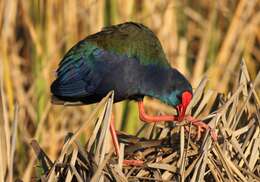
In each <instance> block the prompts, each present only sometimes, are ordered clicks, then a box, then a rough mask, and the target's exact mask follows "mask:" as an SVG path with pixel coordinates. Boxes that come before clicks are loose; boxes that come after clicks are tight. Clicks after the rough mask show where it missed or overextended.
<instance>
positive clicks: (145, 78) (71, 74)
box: [51, 23, 192, 106]
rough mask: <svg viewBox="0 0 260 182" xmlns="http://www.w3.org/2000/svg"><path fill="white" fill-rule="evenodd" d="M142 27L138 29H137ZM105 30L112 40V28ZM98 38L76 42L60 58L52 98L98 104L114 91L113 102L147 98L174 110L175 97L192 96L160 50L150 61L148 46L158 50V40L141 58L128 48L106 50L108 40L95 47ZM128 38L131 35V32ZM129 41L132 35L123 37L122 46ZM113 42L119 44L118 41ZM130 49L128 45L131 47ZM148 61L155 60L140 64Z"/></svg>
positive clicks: (125, 46) (92, 37) (181, 77)
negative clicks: (186, 92) (169, 106)
mask: <svg viewBox="0 0 260 182" xmlns="http://www.w3.org/2000/svg"><path fill="white" fill-rule="evenodd" d="M127 25H128V26H129V27H130V28H131V30H132V29H135V27H133V26H136V25H134V24H132V23H128V24H127ZM142 26H143V25H142ZM142 26H141V25H140V27H142ZM140 27H136V29H138V31H142V30H139V29H140ZM108 30H109V33H112V34H113V36H114V35H115V32H113V30H114V28H111V29H109V28H108ZM114 31H118V29H117V28H116V29H115V30H114ZM145 31H147V28H145ZM103 33H104V32H103ZM141 33H142V36H144V35H146V34H144V32H141ZM100 34H102V32H101V33H97V34H96V35H95V36H90V37H91V38H90V39H89V38H88V37H87V38H86V39H84V40H83V41H80V42H79V43H78V44H76V45H75V46H74V47H73V48H72V49H71V50H70V51H69V52H68V53H67V54H66V55H65V56H64V58H63V60H62V61H61V63H60V65H59V68H58V70H57V79H56V80H55V81H54V82H53V84H52V86H51V92H52V93H53V95H54V96H56V97H58V98H60V99H62V100H65V101H82V102H85V103H87V104H90V103H95V102H98V101H99V100H101V99H102V97H104V96H105V95H106V94H107V93H108V92H109V91H111V90H114V91H115V102H117V101H121V100H125V99H140V98H143V97H144V96H146V95H147V96H151V97H155V98H157V99H160V100H161V101H163V102H165V103H167V104H169V105H173V106H175V105H177V104H179V102H180V100H179V96H180V95H181V93H182V92H184V91H190V92H192V88H191V85H190V84H189V82H188V81H187V80H186V78H185V77H184V76H183V75H182V74H181V73H179V72H178V71H177V70H176V69H173V68H171V67H170V66H169V64H166V63H165V62H164V61H165V60H164V57H163V56H162V55H164V53H163V50H162V49H161V50H160V51H162V53H160V56H157V57H156V56H155V57H153V56H151V55H149V52H147V51H149V46H150V51H151V53H152V52H153V53H154V52H156V51H157V52H158V49H160V48H161V46H160V45H157V44H160V43H159V41H158V39H155V38H154V37H155V35H153V36H154V37H153V38H152V39H151V42H150V43H149V44H147V45H146V44H144V45H145V46H147V47H145V49H142V50H140V51H144V50H145V53H144V55H145V56H141V52H137V53H136V54H132V53H133V51H132V52H131V50H134V51H138V49H132V48H131V47H128V45H123V46H124V48H118V49H117V50H115V49H114V48H113V49H112V48H111V49H109V48H107V47H108V46H109V43H110V42H109V40H110V39H108V38H106V44H104V43H103V44H101V43H97V42H98V41H101V39H100V37H99V36H98V35H100ZM129 34H130V35H131V32H129ZM135 34H136V32H135ZM150 34H151V31H150V32H149V33H148V35H149V36H150ZM137 35H138V34H137ZM138 36H139V35H138ZM95 37H98V38H97V40H98V41H97V42H95V41H94V38H95ZM101 37H102V36H101ZM105 37H106V36H105ZM130 38H132V35H131V36H129V37H128V36H127V35H124V41H125V43H128V42H129V41H130V40H128V39H130ZM146 41H147V40H146ZM115 42H119V40H116V41H115ZM115 42H113V43H112V42H111V44H113V46H114V44H115ZM139 42H140V40H139ZM119 44H120V45H122V44H123V42H119ZM139 44H140V43H139ZM104 45H105V46H104ZM134 45H135V44H134V43H131V46H134ZM153 45H155V46H154V47H155V49H156V50H155V51H153V48H154V47H153ZM129 46H130V45H129ZM123 50H126V51H130V53H131V54H130V53H129V52H126V53H125V54H124V52H123ZM152 55H153V54H152ZM148 58H151V59H154V58H156V61H153V60H150V63H149V60H143V59H148ZM158 59H159V60H158ZM160 59H161V60H160Z"/></svg>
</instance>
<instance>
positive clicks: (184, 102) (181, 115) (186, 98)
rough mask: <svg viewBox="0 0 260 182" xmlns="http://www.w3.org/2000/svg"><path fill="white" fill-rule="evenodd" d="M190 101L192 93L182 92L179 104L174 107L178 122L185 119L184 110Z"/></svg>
mask: <svg viewBox="0 0 260 182" xmlns="http://www.w3.org/2000/svg"><path fill="white" fill-rule="evenodd" d="M191 99H192V93H191V92H190V91H184V92H182V93H181V96H180V104H178V105H177V106H176V109H177V112H178V120H179V121H181V120H183V118H184V117H185V112H186V109H187V107H188V105H189V103H190V101H191Z"/></svg>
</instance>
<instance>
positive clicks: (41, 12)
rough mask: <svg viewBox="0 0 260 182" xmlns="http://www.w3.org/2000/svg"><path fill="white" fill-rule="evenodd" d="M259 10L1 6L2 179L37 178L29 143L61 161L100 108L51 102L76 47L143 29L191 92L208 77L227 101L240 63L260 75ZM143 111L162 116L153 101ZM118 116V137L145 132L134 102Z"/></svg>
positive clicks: (204, 4)
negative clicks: (73, 136)
mask: <svg viewBox="0 0 260 182" xmlns="http://www.w3.org/2000/svg"><path fill="white" fill-rule="evenodd" d="M259 10H260V3H259V1H257V0H250V1H249V0H233V1H229V0H221V1H214V0H213V1H208V0H196V1H191V0H185V1H183V0H163V1H162V0H153V1H151V0H127V1H125V0H76V1H75V0H65V1H63V0H27V1H22V0H1V1H0V89H1V90H0V94H1V95H0V96H1V97H0V98H1V104H0V161H1V162H2V165H0V178H1V176H2V177H3V176H5V174H6V171H9V172H11V173H13V174H14V179H16V178H17V177H19V178H21V179H23V180H24V181H30V180H32V179H34V178H35V177H37V173H40V171H39V170H37V162H36V157H35V155H34V153H33V152H32V149H31V147H30V142H31V140H32V139H33V138H34V139H36V140H37V141H38V142H39V144H40V146H41V147H42V148H43V149H44V150H45V152H46V153H47V154H48V156H50V158H51V160H54V159H56V156H57V155H58V153H59V151H60V150H61V146H62V144H63V142H64V138H65V136H66V135H67V133H68V132H74V131H75V130H76V129H77V128H78V127H79V126H80V125H81V124H82V122H84V121H85V120H87V118H88V116H89V114H90V112H91V111H92V110H93V108H94V107H95V105H91V106H81V107H64V106H54V105H52V104H51V102H50V84H51V82H52V80H54V78H55V70H56V68H57V65H58V63H59V61H60V60H61V58H62V56H63V55H64V54H65V52H66V51H67V50H68V49H69V48H70V47H72V46H73V45H74V44H75V43H77V42H78V41H79V40H81V39H83V38H84V37H86V36H87V35H89V34H92V33H95V32H97V31H100V30H101V28H102V27H104V26H108V25H111V24H117V23H122V22H126V21H136V22H140V23H143V24H144V25H146V26H148V27H150V28H151V29H152V30H153V31H154V33H155V34H156V35H157V36H158V37H159V39H160V41H161V43H162V46H163V48H164V50H165V53H166V55H167V57H168V60H169V62H170V63H171V65H172V66H173V67H176V68H178V69H179V70H180V71H181V72H182V73H183V74H185V75H186V76H187V78H188V79H189V80H190V81H191V83H192V85H193V87H194V88H196V87H197V85H198V83H199V81H200V80H201V78H202V77H203V76H205V75H207V76H208V78H209V79H210V81H209V85H208V88H209V89H212V90H215V91H216V92H223V93H226V92H227V90H230V88H233V85H232V83H234V81H235V80H236V79H237V78H238V75H237V74H238V71H237V70H238V67H239V64H240V61H241V59H242V58H243V59H244V61H245V62H246V64H247V66H248V69H249V73H250V77H251V78H252V79H254V77H255V76H256V74H257V72H258V71H259V70H260V11H259ZM158 86H160V85H158ZM258 91H259V88H258ZM16 105H18V107H19V111H16V112H15V110H16V109H15V108H17V107H16ZM146 107H147V110H157V113H158V109H160V108H159V106H158V104H156V103H154V102H151V104H149V101H147V103H146ZM114 113H115V117H116V124H117V128H118V129H119V130H122V131H126V132H128V133H131V134H134V133H135V132H136V130H137V129H138V128H139V127H140V126H141V124H142V123H141V122H138V112H137V107H136V104H135V103H134V102H123V103H119V104H115V106H114ZM87 135H88V133H87V132H85V135H82V136H81V140H82V142H84V140H85V138H87ZM11 164H14V167H12V165H11ZM2 179H3V178H2ZM0 180H1V179H0Z"/></svg>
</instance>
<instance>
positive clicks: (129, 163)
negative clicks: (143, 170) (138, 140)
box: [123, 160, 144, 166]
mask: <svg viewBox="0 0 260 182" xmlns="http://www.w3.org/2000/svg"><path fill="white" fill-rule="evenodd" d="M123 164H124V165H125V166H143V165H144V161H142V160H124V161H123Z"/></svg>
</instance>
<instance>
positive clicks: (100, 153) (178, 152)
mask: <svg viewBox="0 0 260 182" xmlns="http://www.w3.org/2000/svg"><path fill="white" fill-rule="evenodd" d="M239 72H240V73H239V75H240V76H239V79H238V84H237V86H238V87H237V88H236V91H234V92H229V93H228V96H227V97H224V98H220V97H214V93H213V91H211V90H205V87H206V83H207V82H208V80H207V79H203V80H202V81H201V83H200V84H199V86H198V88H197V89H196V90H195V94H194V98H193V100H192V102H191V104H190V105H189V110H188V111H187V113H190V112H191V113H192V115H193V116H196V117H198V118H201V119H202V120H204V122H207V123H208V124H209V125H210V126H211V127H212V128H213V129H214V130H215V131H216V132H217V133H218V140H217V141H212V139H211V136H210V135H209V131H206V132H205V134H204V136H203V137H202V138H201V139H200V140H198V139H197V138H196V136H194V135H193V134H194V128H192V126H191V125H189V124H188V125H187V123H186V124H185V122H182V123H176V126H175V127H170V126H169V123H158V124H154V125H153V126H152V127H153V128H152V130H150V129H149V128H148V127H142V128H141V129H140V130H139V132H138V134H137V135H135V136H133V135H128V134H126V133H121V132H118V136H119V141H120V142H121V153H120V156H119V159H118V158H117V157H116V156H115V155H114V154H113V150H112V148H111V145H110V144H111V141H110V140H109V139H110V138H109V135H110V134H109V123H110V120H111V115H112V110H113V108H112V105H113V92H111V93H109V94H108V95H107V97H106V98H104V99H103V100H102V101H101V102H100V103H99V104H98V105H97V106H96V109H95V110H94V111H93V112H92V114H91V116H90V117H89V119H88V120H87V121H86V122H84V123H83V124H82V126H80V128H79V129H78V130H77V131H76V132H75V133H74V134H70V136H69V137H67V139H66V141H65V144H64V145H63V147H62V151H61V153H60V155H59V156H58V158H57V160H55V161H53V162H52V161H50V159H49V157H48V155H47V154H45V153H44V152H43V150H42V149H41V147H40V146H39V145H38V144H37V142H36V141H33V143H32V147H33V148H34V151H35V153H36V155H37V158H38V160H39V161H40V163H41V166H42V168H43V169H44V174H43V175H42V176H40V177H39V178H40V179H41V180H43V181H71V180H73V179H74V180H77V181H143V180H149V181H174V180H177V181H194V182H195V181H203V180H206V181H212V180H214V181H234V182H235V181H259V180H260V171H259V170H260V169H259V164H260V159H259V156H260V153H259V148H260V140H259V136H260V126H259V119H260V118H259V117H260V112H259V106H260V105H259V104H260V103H259V98H258V96H257V95H256V90H255V87H256V86H257V85H258V84H260V73H259V74H258V75H257V77H256V79H255V80H254V81H251V80H250V79H249V77H248V71H247V69H246V66H245V64H244V62H241V67H240V71H239ZM210 99H213V100H214V103H215V104H214V105H212V106H210V105H209V104H208V103H209V100H210ZM207 107H211V108H210V109H208V108H207ZM99 110H100V112H98V111H99ZM207 110H210V112H204V111H207ZM98 113H99V114H98ZM202 113H203V114H202ZM91 122H92V123H96V124H95V127H94V129H92V130H91V131H92V132H91V137H90V138H89V139H87V143H86V144H85V147H84V145H81V144H80V142H79V141H78V137H77V136H79V134H80V133H81V132H84V131H85V130H86V128H88V127H90V125H91ZM145 125H147V124H144V126H145ZM185 125H186V126H189V127H190V129H189V132H185V130H184V127H185ZM141 133H146V134H147V133H148V136H149V137H145V138H144V137H140V136H139V135H140V134H141ZM123 159H138V160H142V161H144V165H142V166H136V167H131V166H123V163H122V162H123Z"/></svg>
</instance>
